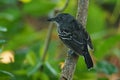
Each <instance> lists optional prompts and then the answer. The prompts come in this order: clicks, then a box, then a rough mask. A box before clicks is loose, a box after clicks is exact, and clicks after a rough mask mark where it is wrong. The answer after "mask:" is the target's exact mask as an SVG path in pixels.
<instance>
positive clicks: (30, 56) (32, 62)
mask: <svg viewBox="0 0 120 80" xmlns="http://www.w3.org/2000/svg"><path fill="white" fill-rule="evenodd" d="M26 59H27V61H28V62H29V63H30V65H32V66H35V64H36V61H37V60H36V59H37V58H36V55H35V53H34V52H33V51H30V52H28V54H27V56H26Z"/></svg>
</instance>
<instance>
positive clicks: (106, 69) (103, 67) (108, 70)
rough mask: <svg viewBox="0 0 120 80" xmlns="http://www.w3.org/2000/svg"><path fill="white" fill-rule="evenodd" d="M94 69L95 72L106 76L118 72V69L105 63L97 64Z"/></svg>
mask: <svg viewBox="0 0 120 80" xmlns="http://www.w3.org/2000/svg"><path fill="white" fill-rule="evenodd" d="M95 69H96V71H97V72H103V73H105V74H108V75H111V74H113V73H116V72H118V69H117V68H116V67H115V66H114V65H112V64H111V63H108V62H106V61H100V62H98V63H97V65H96V68H95Z"/></svg>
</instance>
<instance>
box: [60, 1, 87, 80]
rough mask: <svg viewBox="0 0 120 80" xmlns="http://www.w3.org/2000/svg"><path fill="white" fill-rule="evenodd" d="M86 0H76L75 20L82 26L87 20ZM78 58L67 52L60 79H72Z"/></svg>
mask: <svg viewBox="0 0 120 80" xmlns="http://www.w3.org/2000/svg"><path fill="white" fill-rule="evenodd" d="M88 2H89V0H78V12H77V20H78V22H80V23H81V24H82V25H83V26H84V27H85V26H86V21H87V11H88ZM78 59H79V56H77V55H75V54H74V55H70V54H68V56H67V58H66V60H65V65H64V67H63V69H62V73H61V77H60V80H72V78H73V74H74V72H75V68H76V64H77V61H78Z"/></svg>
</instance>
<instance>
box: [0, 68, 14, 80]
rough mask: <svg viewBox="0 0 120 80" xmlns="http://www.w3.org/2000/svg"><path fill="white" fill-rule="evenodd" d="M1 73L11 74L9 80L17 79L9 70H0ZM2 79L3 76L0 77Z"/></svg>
mask: <svg viewBox="0 0 120 80" xmlns="http://www.w3.org/2000/svg"><path fill="white" fill-rule="evenodd" d="M1 73H2V74H1ZM0 74H1V75H7V76H9V77H10V78H9V80H16V78H15V76H14V75H13V74H12V73H10V72H8V71H3V70H0ZM0 79H1V77H0Z"/></svg>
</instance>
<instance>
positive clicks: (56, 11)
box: [41, 0, 69, 63]
mask: <svg viewBox="0 0 120 80" xmlns="http://www.w3.org/2000/svg"><path fill="white" fill-rule="evenodd" d="M68 3H69V0H66V3H65V5H64V7H63V8H62V9H60V10H54V13H53V16H55V14H57V13H60V12H63V11H64V10H65V9H66V7H67V6H68ZM48 28H49V29H48V33H47V37H46V40H45V44H44V50H43V56H42V59H41V60H42V62H43V63H44V62H45V59H46V55H47V51H48V47H49V43H50V40H51V35H52V30H53V23H52V22H51V23H50V24H49V26H48Z"/></svg>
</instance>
